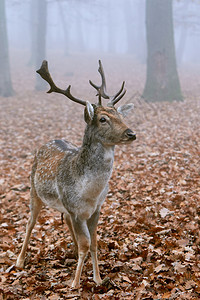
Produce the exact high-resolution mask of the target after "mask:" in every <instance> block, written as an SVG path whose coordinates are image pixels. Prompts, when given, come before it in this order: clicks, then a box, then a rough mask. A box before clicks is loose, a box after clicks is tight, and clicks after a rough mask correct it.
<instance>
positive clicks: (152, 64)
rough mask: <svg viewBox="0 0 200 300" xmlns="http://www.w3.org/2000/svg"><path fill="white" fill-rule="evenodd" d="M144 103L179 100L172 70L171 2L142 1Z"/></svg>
mask: <svg viewBox="0 0 200 300" xmlns="http://www.w3.org/2000/svg"><path fill="white" fill-rule="evenodd" d="M146 34H147V75H146V84H145V89H144V93H143V96H144V98H145V99H146V100H147V101H173V100H177V101H180V100H182V99H183V98H182V94H181V88H180V83H179V77H178V73H177V67H176V57H175V46H174V32H173V18H172V0H165V1H162V0H146Z"/></svg>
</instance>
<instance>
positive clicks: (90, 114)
mask: <svg viewBox="0 0 200 300" xmlns="http://www.w3.org/2000/svg"><path fill="white" fill-rule="evenodd" d="M84 118H85V122H86V123H90V122H91V121H92V119H93V118H94V108H93V106H92V105H91V104H90V102H88V101H87V102H86V107H85V111H84Z"/></svg>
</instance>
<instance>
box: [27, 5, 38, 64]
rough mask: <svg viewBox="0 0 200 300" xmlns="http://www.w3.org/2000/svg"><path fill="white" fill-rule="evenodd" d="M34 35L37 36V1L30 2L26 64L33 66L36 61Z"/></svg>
mask: <svg viewBox="0 0 200 300" xmlns="http://www.w3.org/2000/svg"><path fill="white" fill-rule="evenodd" d="M36 36H37V1H35V0H31V2H30V40H31V45H30V53H31V56H30V60H29V63H28V65H29V66H35V61H36V58H35V57H36Z"/></svg>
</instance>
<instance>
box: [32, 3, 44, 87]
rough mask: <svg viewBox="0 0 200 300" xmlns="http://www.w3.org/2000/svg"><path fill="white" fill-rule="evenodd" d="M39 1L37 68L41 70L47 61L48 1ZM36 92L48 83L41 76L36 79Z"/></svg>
mask: <svg viewBox="0 0 200 300" xmlns="http://www.w3.org/2000/svg"><path fill="white" fill-rule="evenodd" d="M36 1H37V24H36V25H37V29H36V55H35V66H36V69H39V68H40V66H41V63H42V61H43V60H44V59H46V23H47V3H46V0H36ZM35 88H36V90H44V89H46V83H45V82H44V80H41V78H40V76H39V75H38V76H37V77H36V85H35Z"/></svg>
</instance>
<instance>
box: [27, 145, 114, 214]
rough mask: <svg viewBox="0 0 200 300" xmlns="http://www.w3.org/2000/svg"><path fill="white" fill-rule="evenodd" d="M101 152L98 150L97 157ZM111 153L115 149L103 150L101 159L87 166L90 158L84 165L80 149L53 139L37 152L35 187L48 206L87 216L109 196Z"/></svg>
mask: <svg viewBox="0 0 200 300" xmlns="http://www.w3.org/2000/svg"><path fill="white" fill-rule="evenodd" d="M94 152H95V151H94ZM99 152H100V150H98V151H97V153H96V154H97V156H98V157H99V155H98V153H99ZM96 154H95V153H93V155H91V159H92V157H93V160H95V157H96ZM112 155H113V154H112V151H111V153H110V154H109V155H108V154H107V153H106V154H105V155H104V154H103V153H102V152H101V155H100V156H102V157H101V159H100V161H98V159H97V161H96V162H95V163H94V162H93V161H91V162H90V163H89V165H88V160H87V164H86V166H85V167H83V166H84V159H83V158H82V157H81V151H80V149H79V148H77V147H76V146H74V145H73V144H71V143H69V142H67V141H64V140H53V141H51V142H49V143H47V144H46V145H44V146H42V147H41V148H40V149H39V150H38V152H37V153H36V157H35V162H34V165H33V169H32V188H34V189H35V191H36V193H37V195H38V196H39V198H40V199H41V200H42V201H43V203H44V204H45V205H47V206H49V207H52V208H54V209H57V210H58V211H60V212H64V213H67V212H69V213H72V214H76V215H78V216H79V217H80V218H83V219H87V218H89V217H90V216H91V215H92V214H93V213H94V211H95V210H96V208H97V206H101V204H102V203H103V201H104V199H105V197H106V194H107V191H108V180H109V177H110V175H111V171H112V163H113V159H112ZM107 156H108V157H107ZM110 156H111V158H110ZM79 158H80V159H79ZM105 158H106V160H105V161H104V159H105ZM103 162H104V163H103ZM108 162H109V163H108Z"/></svg>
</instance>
